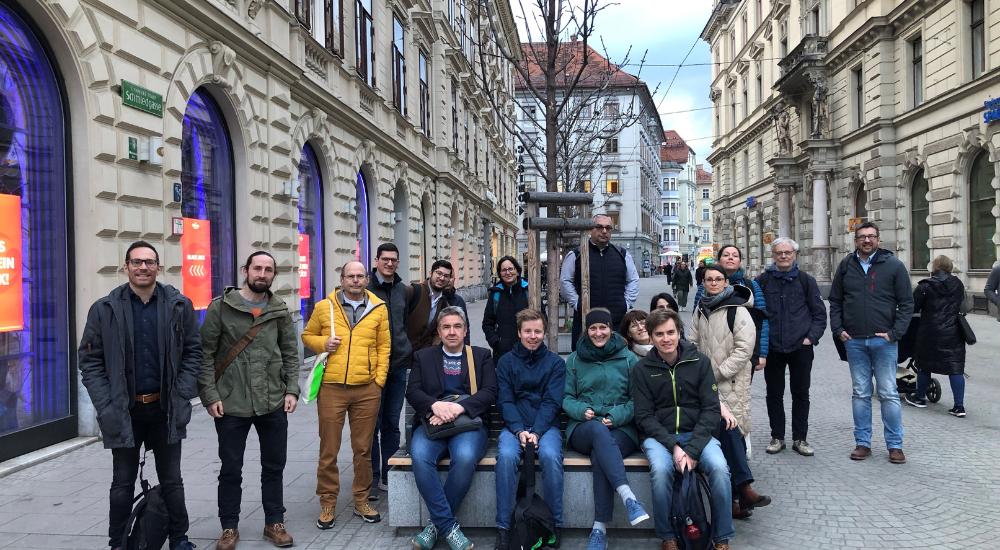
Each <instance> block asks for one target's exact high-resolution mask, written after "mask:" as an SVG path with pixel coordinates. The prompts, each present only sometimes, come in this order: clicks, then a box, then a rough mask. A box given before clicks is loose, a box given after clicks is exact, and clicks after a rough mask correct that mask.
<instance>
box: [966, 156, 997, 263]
mask: <svg viewBox="0 0 1000 550" xmlns="http://www.w3.org/2000/svg"><path fill="white" fill-rule="evenodd" d="M995 176H996V172H995V171H994V169H993V163H991V162H990V159H989V155H987V153H986V151H983V152H981V153H979V155H978V156H977V157H976V159H975V160H974V161H972V170H971V171H970V173H969V267H970V268H971V269H990V268H991V267H993V262H995V261H996V260H997V248H996V245H994V244H993V235H994V234H996V230H997V225H996V218H994V217H993V207H994V206H996V204H997V195H996V190H995V189H993V178H994V177H995Z"/></svg>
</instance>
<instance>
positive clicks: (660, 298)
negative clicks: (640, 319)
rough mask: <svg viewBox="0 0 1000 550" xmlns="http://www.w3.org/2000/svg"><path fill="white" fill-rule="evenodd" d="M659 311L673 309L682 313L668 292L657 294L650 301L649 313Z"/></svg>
mask: <svg viewBox="0 0 1000 550" xmlns="http://www.w3.org/2000/svg"><path fill="white" fill-rule="evenodd" d="M657 309H672V310H674V311H680V310H679V309H678V308H677V300H675V299H674V297H673V296H671V295H670V294H667V293H666V292H661V293H659V294H656V295H654V296H653V297H652V298H651V299H650V300H649V311H655V310H657Z"/></svg>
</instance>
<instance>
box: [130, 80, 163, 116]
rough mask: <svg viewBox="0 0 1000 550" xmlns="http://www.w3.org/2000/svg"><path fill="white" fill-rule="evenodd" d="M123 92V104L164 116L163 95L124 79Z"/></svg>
mask: <svg viewBox="0 0 1000 550" xmlns="http://www.w3.org/2000/svg"><path fill="white" fill-rule="evenodd" d="M121 94H122V105H125V106H127V107H132V108H133V109H138V110H140V111H143V112H146V113H149V114H151V115H153V116H156V117H160V118H163V96H162V95H160V94H158V93H156V92H154V91H153V90H149V89H147V88H143V87H142V86H139V85H138V84H133V83H131V82H129V81H128V80H122V90H121Z"/></svg>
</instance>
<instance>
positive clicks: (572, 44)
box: [515, 40, 642, 88]
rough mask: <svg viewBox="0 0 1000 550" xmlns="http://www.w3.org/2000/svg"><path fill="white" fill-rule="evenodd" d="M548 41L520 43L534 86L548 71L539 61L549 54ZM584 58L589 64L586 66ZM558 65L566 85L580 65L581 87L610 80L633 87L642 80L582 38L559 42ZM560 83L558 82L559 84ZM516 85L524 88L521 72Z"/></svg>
mask: <svg viewBox="0 0 1000 550" xmlns="http://www.w3.org/2000/svg"><path fill="white" fill-rule="evenodd" d="M546 47H547V45H546V44H545V43H544V42H525V43H521V51H522V53H523V54H524V59H523V60H521V62H522V63H525V64H527V69H528V75H529V77H530V78H531V84H532V85H533V86H534V87H535V88H542V87H544V86H545V74H544V73H543V69H542V67H541V66H540V65H539V62H543V63H544V62H545V60H546V58H547V50H546ZM584 61H586V65H585V66H584ZM556 67H557V68H559V69H560V72H559V75H558V77H557V79H558V80H562V83H564V84H565V86H569V85H570V84H571V83H572V81H573V79H574V78H576V75H577V74H578V73H579V71H580V69H581V67H582V68H583V74H582V76H581V77H580V81H579V82H578V83H577V87H578V88H597V87H601V86H604V85H605V83H607V84H608V85H609V86H612V87H632V86H636V85H639V84H642V81H641V80H639V78H638V77H636V76H635V75H632V74H629V73H627V72H625V71H624V70H622V68H621V67H619V66H618V65H615V64H614V63H611V62H610V61H609V60H608V59H607V58H606V57H604V56H603V55H601V54H599V53H597V50H595V49H594V48H591V47H590V46H589V45H587V46H586V47H584V43H583V42H582V41H580V40H572V41H569V42H562V43H560V44H559V51H558V53H557V58H556ZM557 85H558V84H557ZM515 87H516V88H525V87H526V86H525V84H524V81H523V80H522V79H521V77H520V75H519V74H518V78H517V81H516V82H515Z"/></svg>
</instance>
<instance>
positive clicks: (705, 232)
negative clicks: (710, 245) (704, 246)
mask: <svg viewBox="0 0 1000 550" xmlns="http://www.w3.org/2000/svg"><path fill="white" fill-rule="evenodd" d="M705 214H706V215H707V214H708V213H707V212H706V213H705ZM705 219H706V220H707V219H708V218H707V217H706V218H705ZM709 240H710V239H709V237H708V229H705V228H702V230H701V242H703V243H707V242H708V241H709Z"/></svg>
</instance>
